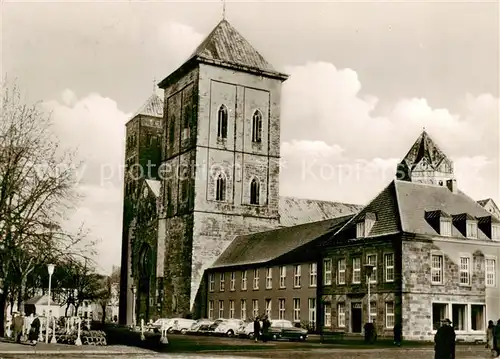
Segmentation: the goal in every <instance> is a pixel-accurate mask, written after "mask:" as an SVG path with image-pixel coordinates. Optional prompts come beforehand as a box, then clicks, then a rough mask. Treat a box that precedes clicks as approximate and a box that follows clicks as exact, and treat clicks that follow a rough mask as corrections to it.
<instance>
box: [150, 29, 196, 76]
mask: <svg viewBox="0 0 500 359" xmlns="http://www.w3.org/2000/svg"><path fill="white" fill-rule="evenodd" d="M158 37H159V44H160V46H162V47H161V49H162V50H163V51H165V52H167V54H168V61H169V65H171V66H172V69H176V68H177V67H179V66H180V65H182V63H183V62H184V61H186V60H187V59H188V57H189V56H190V55H191V54H192V53H193V52H194V50H195V49H196V47H197V46H198V45H199V44H200V43H201V41H202V40H203V38H204V35H202V34H200V33H198V32H196V31H195V30H194V29H193V28H192V27H190V26H187V25H184V24H181V23H178V22H168V23H163V24H161V25H160V26H159V28H158Z"/></svg>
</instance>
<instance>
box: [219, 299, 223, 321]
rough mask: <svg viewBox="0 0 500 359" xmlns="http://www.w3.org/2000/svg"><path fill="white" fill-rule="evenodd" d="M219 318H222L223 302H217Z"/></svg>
mask: <svg viewBox="0 0 500 359" xmlns="http://www.w3.org/2000/svg"><path fill="white" fill-rule="evenodd" d="M219 318H224V301H223V300H219Z"/></svg>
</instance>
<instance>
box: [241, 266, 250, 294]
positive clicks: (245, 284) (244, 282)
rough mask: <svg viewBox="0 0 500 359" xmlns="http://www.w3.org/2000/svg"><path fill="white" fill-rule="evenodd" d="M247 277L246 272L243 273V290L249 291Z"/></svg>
mask: <svg viewBox="0 0 500 359" xmlns="http://www.w3.org/2000/svg"><path fill="white" fill-rule="evenodd" d="M247 276H248V273H247V271H246V270H243V271H241V290H247Z"/></svg>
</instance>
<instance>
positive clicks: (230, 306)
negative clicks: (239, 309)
mask: <svg viewBox="0 0 500 359" xmlns="http://www.w3.org/2000/svg"><path fill="white" fill-rule="evenodd" d="M229 319H234V300H232V299H231V300H229Z"/></svg>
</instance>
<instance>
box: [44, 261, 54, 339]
mask: <svg viewBox="0 0 500 359" xmlns="http://www.w3.org/2000/svg"><path fill="white" fill-rule="evenodd" d="M47 270H48V271H49V299H48V301H47V321H46V326H45V343H48V342H49V320H50V287H51V286H52V274H54V265H53V264H47Z"/></svg>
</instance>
